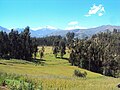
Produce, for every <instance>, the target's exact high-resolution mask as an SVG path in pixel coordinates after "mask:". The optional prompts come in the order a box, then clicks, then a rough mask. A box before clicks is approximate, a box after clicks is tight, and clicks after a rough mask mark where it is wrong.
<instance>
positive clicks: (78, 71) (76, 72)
mask: <svg viewBox="0 0 120 90" xmlns="http://www.w3.org/2000/svg"><path fill="white" fill-rule="evenodd" d="M74 75H75V76H77V77H86V75H87V72H86V71H84V72H83V73H82V72H81V71H80V70H74Z"/></svg>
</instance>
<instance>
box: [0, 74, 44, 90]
mask: <svg viewBox="0 0 120 90" xmlns="http://www.w3.org/2000/svg"><path fill="white" fill-rule="evenodd" d="M0 86H7V88H8V89H10V90H42V89H43V88H42V84H41V83H38V84H36V83H35V82H34V81H32V80H29V79H28V77H27V76H22V75H17V74H7V73H2V72H0Z"/></svg>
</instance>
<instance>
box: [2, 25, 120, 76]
mask: <svg viewBox="0 0 120 90" xmlns="http://www.w3.org/2000/svg"><path fill="white" fill-rule="evenodd" d="M74 36H75V35H74V33H70V32H69V33H67V34H66V37H61V36H49V37H43V38H34V37H31V36H30V31H29V27H26V28H25V29H24V31H23V32H21V33H18V31H14V30H13V29H12V30H11V32H10V33H9V34H7V33H6V32H3V31H1V32H0V58H4V59H23V60H27V61H31V60H32V59H33V55H34V57H36V53H37V52H38V46H52V47H53V48H52V49H53V54H54V55H55V57H56V58H57V55H58V53H60V58H64V55H65V54H66V48H68V49H69V50H70V52H69V56H70V57H69V59H68V61H69V63H71V65H73V66H78V67H80V68H84V69H87V70H90V71H93V72H97V73H101V74H103V75H107V76H112V77H119V73H120V53H119V52H120V32H119V31H118V30H117V29H114V30H113V32H111V31H109V30H107V32H101V33H98V34H95V35H93V36H92V37H90V38H88V37H86V38H84V39H78V38H74Z"/></svg>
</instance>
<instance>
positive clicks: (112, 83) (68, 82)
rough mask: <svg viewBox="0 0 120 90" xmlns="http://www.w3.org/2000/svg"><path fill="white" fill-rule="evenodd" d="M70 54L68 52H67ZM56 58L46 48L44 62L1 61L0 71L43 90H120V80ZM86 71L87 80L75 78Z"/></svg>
mask: <svg viewBox="0 0 120 90" xmlns="http://www.w3.org/2000/svg"><path fill="white" fill-rule="evenodd" d="M67 52H68V51H67ZM64 57H65V59H60V58H57V59H56V58H55V57H54V55H53V54H52V47H45V54H44V57H43V60H41V61H40V60H39V62H40V63H39V64H36V63H34V62H28V61H23V60H14V59H12V60H0V71H1V72H6V73H9V74H13V73H14V74H16V75H22V76H25V77H26V76H27V78H28V79H30V80H33V81H35V82H36V83H41V84H42V90H119V89H118V88H117V84H118V83H120V78H112V77H105V76H103V75H101V74H97V73H93V72H90V71H87V70H84V69H81V68H78V67H75V66H71V65H70V64H69V62H68V60H67V59H66V58H68V57H69V54H66V55H65V56H64ZM37 59H39V54H38V55H37ZM76 69H78V70H80V71H81V72H84V71H86V72H87V77H86V78H78V77H76V76H74V70H76Z"/></svg>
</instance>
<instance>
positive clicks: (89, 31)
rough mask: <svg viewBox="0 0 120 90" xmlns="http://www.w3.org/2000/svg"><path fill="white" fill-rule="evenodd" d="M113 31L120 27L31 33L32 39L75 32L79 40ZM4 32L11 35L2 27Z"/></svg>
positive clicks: (38, 30)
mask: <svg viewBox="0 0 120 90" xmlns="http://www.w3.org/2000/svg"><path fill="white" fill-rule="evenodd" d="M23 29H24V28H15V29H14V30H18V32H19V33H20V32H22V31H23ZM113 29H119V30H120V26H116V25H102V26H99V27H93V28H88V29H73V30H62V29H57V28H56V29H54V28H53V29H52V28H40V29H37V30H32V29H30V33H31V36H32V37H46V36H56V35H61V36H63V37H64V36H65V35H66V34H67V33H68V32H74V33H75V37H78V38H84V37H90V36H92V35H93V34H97V33H100V32H106V31H107V30H110V31H113ZM1 30H3V31H4V32H7V33H9V32H10V30H9V29H7V28H4V27H2V26H0V31H1Z"/></svg>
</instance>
